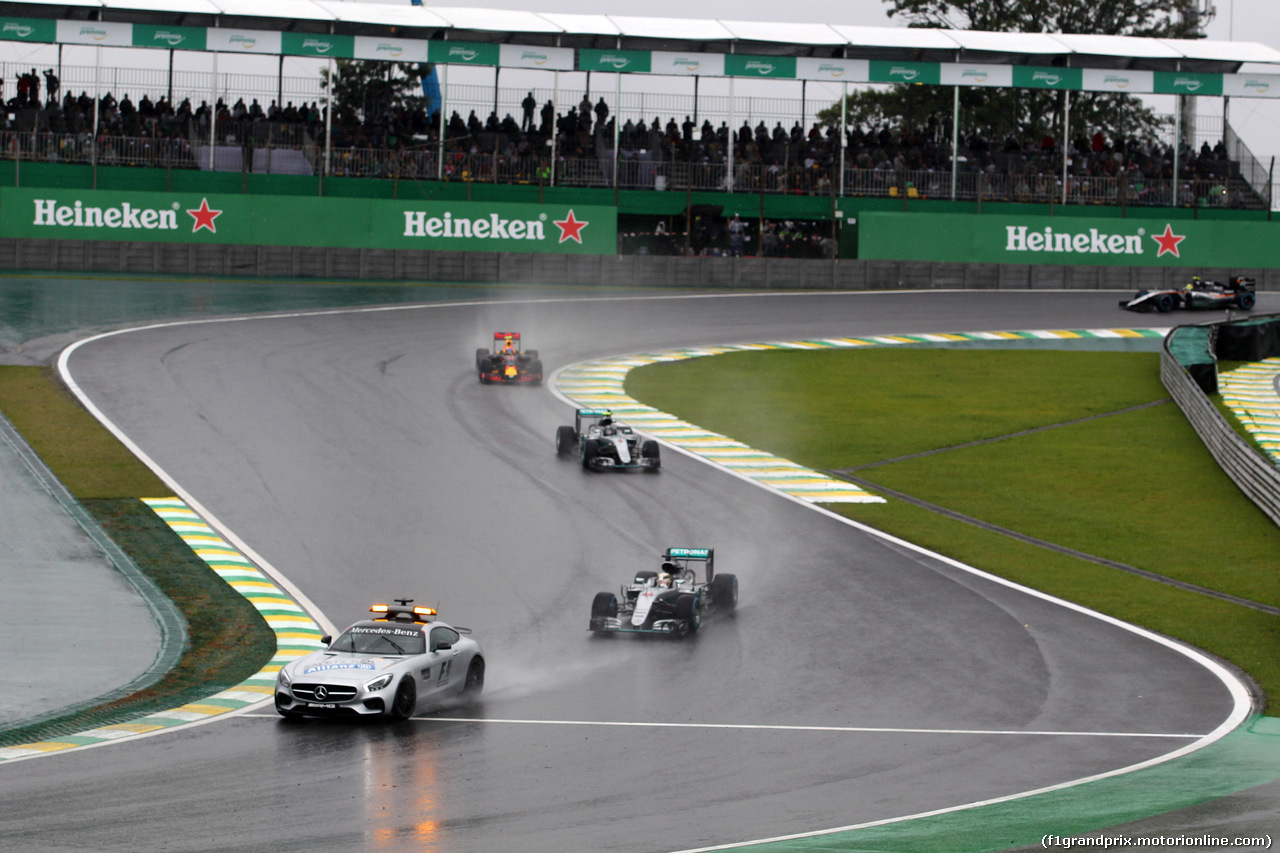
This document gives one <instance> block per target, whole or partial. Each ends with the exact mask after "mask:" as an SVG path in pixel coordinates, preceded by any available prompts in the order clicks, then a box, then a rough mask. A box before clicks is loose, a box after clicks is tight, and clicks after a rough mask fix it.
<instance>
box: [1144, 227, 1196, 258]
mask: <svg viewBox="0 0 1280 853" xmlns="http://www.w3.org/2000/svg"><path fill="white" fill-rule="evenodd" d="M1151 239H1152V240H1155V241H1156V242H1157V243H1159V244H1160V251H1158V252H1156V257H1157V258H1158V257H1160V256H1162V255H1163V254H1164V253H1165V252H1172V253H1173V256H1174V257H1175V258H1181V257H1182V255H1179V254H1178V244H1179V243H1181V242H1182V241H1183V240H1185V239H1187V235H1185V234H1174V233H1173V226H1171V225H1168V224H1166V225H1165V226H1164V233H1163V234H1152V235H1151Z"/></svg>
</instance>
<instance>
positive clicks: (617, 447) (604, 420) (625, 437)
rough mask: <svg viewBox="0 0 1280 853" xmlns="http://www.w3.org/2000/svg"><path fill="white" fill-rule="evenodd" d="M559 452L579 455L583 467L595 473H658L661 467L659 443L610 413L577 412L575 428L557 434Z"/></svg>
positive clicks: (597, 410)
mask: <svg viewBox="0 0 1280 853" xmlns="http://www.w3.org/2000/svg"><path fill="white" fill-rule="evenodd" d="M556 452H557V453H559V454H560V455H561V456H568V455H572V454H577V455H578V458H579V459H580V460H582V467H583V468H589V469H591V470H593V471H616V470H626V469H633V468H634V469H640V470H642V471H651V472H656V471H657V470H658V469H659V468H661V467H662V454H661V451H660V450H659V447H658V442H656V441H654V440H653V439H651V438H645V437H644V436H643V435H641V434H640V433H638V432H636V431H635V429H633V428H632V427H631V426H630V425H629V424H624V423H621V422H619V421H615V420H614V419H613V412H611V411H610V410H608V409H578V410H577V411H576V412H574V416H573V425H572V426H567V425H566V426H562V427H559V428H558V429H557V430H556Z"/></svg>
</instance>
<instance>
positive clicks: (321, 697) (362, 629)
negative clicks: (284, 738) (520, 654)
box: [276, 598, 484, 720]
mask: <svg viewBox="0 0 1280 853" xmlns="http://www.w3.org/2000/svg"><path fill="white" fill-rule="evenodd" d="M396 602H397V603H396V604H392V605H387V604H375V605H373V606H372V607H370V608H369V610H370V611H371V612H372V613H374V614H376V615H375V616H374V618H371V619H368V620H366V621H364V622H357V623H356V624H354V625H352V626H351V627H350V628H348V629H347V630H345V631H343V632H342V634H341V635H340V636H339V637H338V639H336V640H333V641H332V642H330V638H329V637H324V638H323V642H324V643H325V645H327V646H328V648H325V649H322V650H320V651H318V652H312V653H311V654H309V655H307V656H305V657H302V658H298V659H297V660H295V661H291V662H289V663H287V664H285V665H284V666H282V667H280V672H279V673H278V674H277V676H276V710H277V711H279V712H280V715H281V716H283V717H286V718H295V717H306V716H348V717H359V716H391V717H394V718H396V719H400V720H407V719H409V718H410V717H412V716H413V715H414V714H415V713H417V711H418V709H419V708H422V707H425V706H437V705H440V704H442V703H445V702H446V701H447V700H456V699H457V698H458V697H461V698H462V699H464V700H474V699H477V698H479V696H480V691H481V690H482V689H483V688H484V655H483V653H482V652H481V651H480V644H479V643H477V642H476V641H475V640H473V639H471V638H470V637H466V636H463V635H464V634H469V633H470V631H468V630H467V629H466V628H458V627H454V626H451V625H446V624H445V623H444V622H439V621H436V619H435V615H436V611H435V610H433V609H431V608H430V607H411V606H410V604H411V603H412V602H413V599H412V598H399V599H396Z"/></svg>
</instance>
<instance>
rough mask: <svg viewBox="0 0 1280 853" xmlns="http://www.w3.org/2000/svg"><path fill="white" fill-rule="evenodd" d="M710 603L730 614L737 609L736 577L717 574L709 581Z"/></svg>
mask: <svg viewBox="0 0 1280 853" xmlns="http://www.w3.org/2000/svg"><path fill="white" fill-rule="evenodd" d="M711 603H712V604H714V605H715V606H716V608H717V609H723V610H724V611H725V612H726V613H732V612H733V611H734V610H736V609H737V608H738V576H737V575H731V574H718V575H716V576H715V577H713V578H712V579H711Z"/></svg>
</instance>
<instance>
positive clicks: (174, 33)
mask: <svg viewBox="0 0 1280 853" xmlns="http://www.w3.org/2000/svg"><path fill="white" fill-rule="evenodd" d="M206 44H207V42H206V40H205V28H204V27H157V26H153V25H151V24H134V25H133V46H134V47H163V48H170V49H173V50H204V49H205V46H206Z"/></svg>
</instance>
